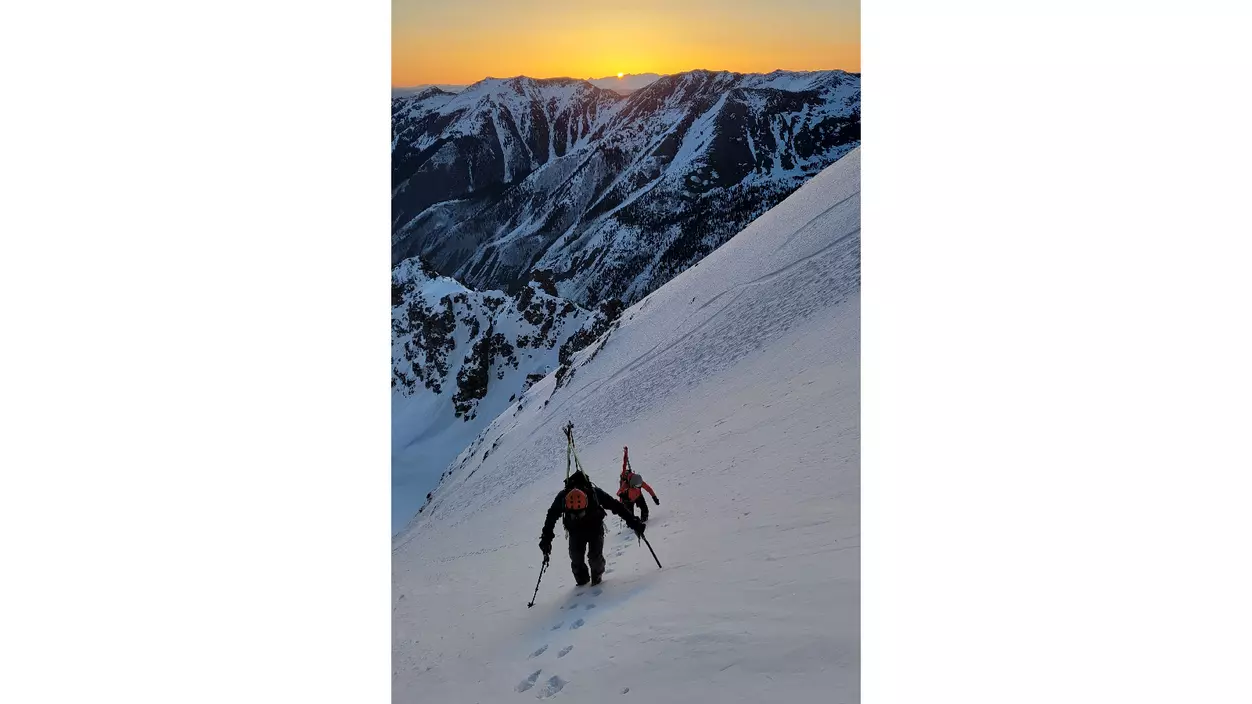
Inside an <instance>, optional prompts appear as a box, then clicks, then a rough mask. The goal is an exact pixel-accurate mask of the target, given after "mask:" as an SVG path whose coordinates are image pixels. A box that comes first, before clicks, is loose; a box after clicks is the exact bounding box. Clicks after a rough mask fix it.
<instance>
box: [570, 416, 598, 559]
mask: <svg viewBox="0 0 1252 704" xmlns="http://www.w3.org/2000/svg"><path fill="white" fill-rule="evenodd" d="M561 430H563V431H564V432H565V483H566V486H569V479H570V469H571V468H572V467H577V471H579V472H581V473H582V475H583V477H585V478H586V479H587V485H588V487H589V488H588V490H587V491H583V490H582V489H579V488H577V487H575V488H572V489H569V490H568V491H567V492H566V494H565V510H564V511H563V512H562V516H561V524H562V525H563V526H564V528H565V537H566V539H568V538H569V522H570V520H572V519H576V518H581V517H582V516H584V515H586V514H585V512H586V511H592V512H598V513H599V514H600V515H599V517H600V518H603V517H604V516H605V515H606V513H605V511H604V508H603V507H601V506H600V500H599V498H597V497H596V485H595V484H594V483H593V482H592V481H591V476H590V475H588V474H587V472H586V471H585V470H584V469H583V465H582V462H580V461H579V460H578V450H577V448H576V447H575V445H574V423H573V421H567V422H566V423H565V426H564V427H563V428H561ZM571 465H572V467H571ZM575 513H576V514H578V515H573V514H575ZM607 530H608V528H607V527H605V531H606V532H607Z"/></svg>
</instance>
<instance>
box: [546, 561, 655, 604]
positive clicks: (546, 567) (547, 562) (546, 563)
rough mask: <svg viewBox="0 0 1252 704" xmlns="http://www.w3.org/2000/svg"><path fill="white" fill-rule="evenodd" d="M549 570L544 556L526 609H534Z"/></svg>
mask: <svg viewBox="0 0 1252 704" xmlns="http://www.w3.org/2000/svg"><path fill="white" fill-rule="evenodd" d="M649 549H651V548H649ZM653 557H656V556H655V555H653ZM656 564H657V565H660V564H661V563H659V562H658V563H656ZM547 569H548V556H547V555H544V556H543V567H540V568H539V579H537V580H535V594H534V596H532V597H530V603H529V604H527V605H526V608H528V609H529V608H530V607H532V606H534V605H535V597H537V596H539V583H540V582H542V581H543V573H544V572H545V571H546V570H547Z"/></svg>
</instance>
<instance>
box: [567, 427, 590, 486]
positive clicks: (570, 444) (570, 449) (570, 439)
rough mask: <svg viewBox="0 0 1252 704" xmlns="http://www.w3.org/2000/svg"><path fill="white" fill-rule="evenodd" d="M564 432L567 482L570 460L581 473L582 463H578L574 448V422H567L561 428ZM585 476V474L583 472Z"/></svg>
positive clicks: (576, 452) (576, 451)
mask: <svg viewBox="0 0 1252 704" xmlns="http://www.w3.org/2000/svg"><path fill="white" fill-rule="evenodd" d="M561 430H564V431H565V478H566V479H567V480H568V479H569V475H570V458H573V460H574V466H576V467H578V471H580V472H583V463H582V462H579V461H578V450H577V448H575V447H574V422H573V421H567V422H566V423H565V427H564V428H561ZM583 474H586V472H583Z"/></svg>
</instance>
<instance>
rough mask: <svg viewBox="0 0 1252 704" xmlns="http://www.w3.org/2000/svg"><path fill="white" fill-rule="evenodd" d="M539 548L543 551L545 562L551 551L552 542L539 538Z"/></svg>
mask: <svg viewBox="0 0 1252 704" xmlns="http://www.w3.org/2000/svg"><path fill="white" fill-rule="evenodd" d="M539 549H540V550H542V551H543V559H544V562H547V560H548V555H549V554H550V553H551V552H552V542H551V541H548V540H540V541H539Z"/></svg>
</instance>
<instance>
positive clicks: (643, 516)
mask: <svg viewBox="0 0 1252 704" xmlns="http://www.w3.org/2000/svg"><path fill="white" fill-rule="evenodd" d="M621 499H622V504H623V505H624V506H625V507H626V510H627V511H630V515H632V516H633V515H635V507H636V506H638V507H639V520H641V521H643V522H644V523H647V522H648V502H647V501H646V500H645V499H644V497H643V494H640V495H639V498H637V499H635V500H634V501H631V500H629V499H627V498H626V496H625V495H623V496H622V497H621Z"/></svg>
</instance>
